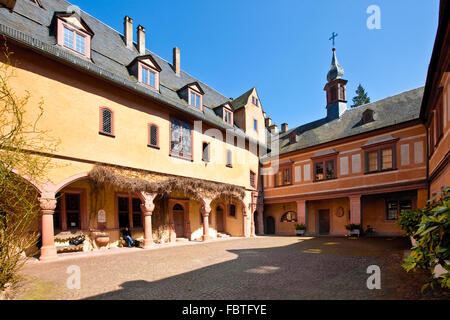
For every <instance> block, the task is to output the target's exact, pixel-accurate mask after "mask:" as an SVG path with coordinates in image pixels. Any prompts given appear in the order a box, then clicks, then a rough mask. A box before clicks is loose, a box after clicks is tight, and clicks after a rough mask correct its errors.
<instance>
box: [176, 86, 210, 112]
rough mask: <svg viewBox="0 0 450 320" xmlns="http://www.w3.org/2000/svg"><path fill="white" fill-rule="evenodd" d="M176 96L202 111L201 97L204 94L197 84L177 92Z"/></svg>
mask: <svg viewBox="0 0 450 320" xmlns="http://www.w3.org/2000/svg"><path fill="white" fill-rule="evenodd" d="M177 92H178V94H179V95H180V97H181V98H182V99H184V100H185V101H186V102H187V103H188V105H190V106H192V107H194V108H196V109H198V110H200V111H203V95H204V94H205V92H204V91H203V89H202V87H201V86H200V84H199V83H198V82H192V83H189V84H187V85H185V86H184V87H182V88H181V89H179V90H177Z"/></svg>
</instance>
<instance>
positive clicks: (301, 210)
mask: <svg viewBox="0 0 450 320" xmlns="http://www.w3.org/2000/svg"><path fill="white" fill-rule="evenodd" d="M296 202H297V223H298V224H302V223H303V224H305V225H306V200H298V201H296Z"/></svg>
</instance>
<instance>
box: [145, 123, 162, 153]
mask: <svg viewBox="0 0 450 320" xmlns="http://www.w3.org/2000/svg"><path fill="white" fill-rule="evenodd" d="M148 134H149V137H148V146H149V147H156V148H158V147H159V137H158V126H157V125H155V124H149V133H148Z"/></svg>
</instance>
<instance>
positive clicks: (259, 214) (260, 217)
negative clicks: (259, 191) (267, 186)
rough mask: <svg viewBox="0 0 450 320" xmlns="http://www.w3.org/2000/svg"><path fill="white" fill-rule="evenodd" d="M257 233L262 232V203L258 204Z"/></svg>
mask: <svg viewBox="0 0 450 320" xmlns="http://www.w3.org/2000/svg"><path fill="white" fill-rule="evenodd" d="M258 234H261V235H263V234H264V205H259V206H258Z"/></svg>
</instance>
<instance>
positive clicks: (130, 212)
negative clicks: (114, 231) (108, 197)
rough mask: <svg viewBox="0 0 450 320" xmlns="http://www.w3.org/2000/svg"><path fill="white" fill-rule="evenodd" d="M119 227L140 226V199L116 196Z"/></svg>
mask: <svg viewBox="0 0 450 320" xmlns="http://www.w3.org/2000/svg"><path fill="white" fill-rule="evenodd" d="M117 203H118V214H119V217H118V218H119V228H125V227H129V228H140V227H142V211H141V199H139V198H134V197H126V196H125V197H118V198H117Z"/></svg>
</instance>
